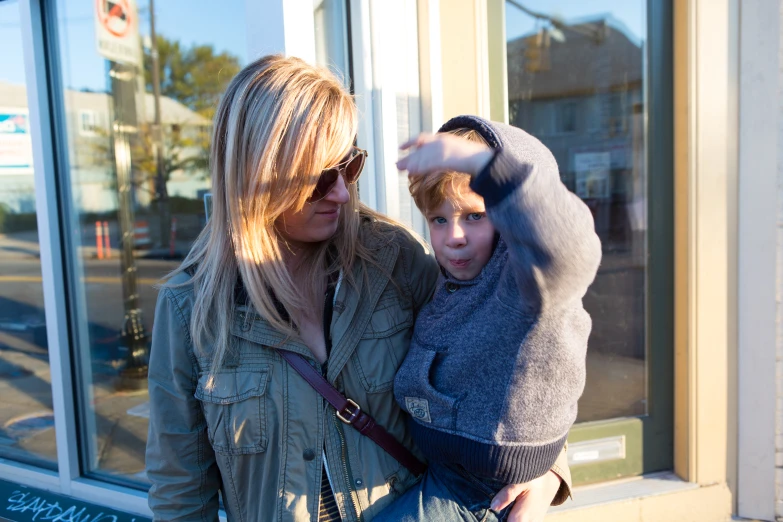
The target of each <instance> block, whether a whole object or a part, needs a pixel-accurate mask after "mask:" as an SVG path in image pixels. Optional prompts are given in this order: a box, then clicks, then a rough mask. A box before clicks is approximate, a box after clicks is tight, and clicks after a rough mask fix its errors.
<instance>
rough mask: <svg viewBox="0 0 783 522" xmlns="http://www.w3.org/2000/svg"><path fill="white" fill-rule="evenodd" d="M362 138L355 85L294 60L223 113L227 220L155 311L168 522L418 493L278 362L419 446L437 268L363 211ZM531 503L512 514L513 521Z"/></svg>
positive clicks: (157, 409)
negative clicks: (404, 396)
mask: <svg viewBox="0 0 783 522" xmlns="http://www.w3.org/2000/svg"><path fill="white" fill-rule="evenodd" d="M356 129H357V110H356V107H355V105H354V103H353V100H352V98H351V96H350V95H349V94H348V93H347V92H346V91H345V90H344V88H343V87H342V85H341V84H340V83H339V82H338V81H337V80H336V79H335V78H334V77H333V76H332V75H331V74H329V73H328V72H326V71H324V70H321V69H318V68H315V67H312V66H310V65H307V64H306V63H304V62H302V61H301V60H298V59H295V58H283V57H280V56H269V57H265V58H262V59H260V60H258V61H256V62H254V63H252V64H250V65H248V66H247V67H246V68H245V69H243V70H242V71H241V72H240V73H239V74H238V75H237V76H236V77H235V78H234V79H233V80H232V82H231V84H230V85H229V87H228V89H227V92H226V93H225V95H224V97H223V99H222V100H221V102H220V106H219V107H218V110H217V113H216V115H215V124H214V130H213V136H212V140H213V141H212V147H213V148H212V154H211V158H210V162H211V167H210V168H211V174H212V194H213V196H212V198H213V210H212V212H213V213H212V216H211V217H210V221H209V223H208V224H207V226H206V227H205V229H204V230H203V232H202V233H201V234H200V235H199V237H198V238H197V240H196V242H195V244H194V245H193V248H192V250H191V252H190V253H189V254H188V257H187V258H186V259H185V261H184V262H183V263H182V265H181V266H180V268H178V269H177V270H176V271H175V272H174V273H173V274H172V275H171V276H170V279H169V280H168V281H167V283H166V285H165V286H164V287H163V288H162V289H161V292H160V295H159V298H158V304H157V308H156V312H155V324H154V328H153V342H152V353H151V361H150V372H149V392H150V429H149V439H148V443H147V476H148V477H149V479H150V480H151V481H152V487H151V489H150V493H149V503H150V507H151V509H152V511H153V513H154V516H155V520H166V521H173V520H209V521H214V520H217V513H218V492H219V491H221V492H222V496H223V503H224V507H225V509H226V512H227V514H228V518H229V520H248V521H255V520H258V521H264V522H267V521H272V520H296V521H299V520H302V521H304V520H311V521H315V520H330V519H335V520H339V519H340V518H341V519H342V520H351V521H353V520H364V521H367V522H369V521H370V520H372V518H373V516H374V515H375V514H376V513H378V512H379V511H380V510H381V509H383V507H385V506H386V505H388V504H389V503H390V502H391V501H392V500H393V499H394V498H396V497H397V496H399V495H400V494H401V493H402V492H403V491H405V490H406V489H407V488H408V487H410V486H411V485H412V484H413V483H414V482H415V480H416V477H415V476H413V475H412V474H411V473H410V472H409V471H408V470H407V469H406V468H404V467H403V466H401V465H400V464H399V463H398V462H397V461H396V460H395V459H394V458H392V457H391V456H389V455H388V454H387V453H385V452H384V451H383V450H382V449H381V448H380V447H378V446H377V445H376V444H375V443H374V442H373V441H372V440H370V439H369V438H367V437H365V436H363V435H361V434H360V433H359V432H357V431H355V430H353V429H351V428H350V427H348V426H345V425H344V424H343V423H342V422H340V421H339V420H338V418H337V417H336V415H335V410H334V409H333V408H331V407H329V406H328V405H327V404H326V403H325V401H324V400H323V399H322V397H321V396H320V395H319V394H318V393H317V392H316V391H315V390H314V389H313V388H312V387H311V386H310V385H309V384H307V382H305V381H304V380H303V379H302V378H301V377H300V376H299V375H298V374H297V373H296V372H294V371H293V370H292V368H291V367H290V366H289V365H288V364H287V363H286V362H285V361H284V360H283V359H282V357H281V356H280V353H279V351H280V350H287V351H290V352H294V353H297V354H300V355H303V356H305V357H306V358H307V359H308V360H309V361H310V364H311V365H312V366H313V367H315V368H316V369H318V370H319V371H321V372H322V374H323V375H324V376H325V377H326V378H327V380H328V381H329V382H330V383H332V384H333V385H334V386H336V387H337V388H338V389H339V390H340V391H341V392H343V393H344V395H345V396H346V397H348V398H350V399H353V400H354V401H355V402H356V403H358V404H359V405H361V407H362V409H363V410H364V411H367V412H369V413H370V414H371V415H372V416H373V417H374V418H375V420H376V421H377V422H378V424H380V425H381V426H383V427H384V428H385V429H386V430H387V431H388V432H389V433H390V434H391V435H392V436H394V438H396V439H397V440H398V441H401V442H402V443H404V444H405V445H406V446H408V447H412V444H411V441H410V438H409V435H408V433H407V429H406V419H405V417H404V414H403V413H402V412H401V410H400V409H399V407H398V406H397V404H396V402H395V401H394V398H393V395H392V384H393V381H394V375H395V372H396V370H397V368H398V367H399V365H400V363H401V362H402V360H403V358H404V356H405V354H406V351H407V349H408V343H409V340H410V335H411V329H412V325H413V321H414V318H415V316H416V313H417V312H418V310H419V309H420V307H421V306H422V305H423V304H424V303H425V302H426V301H427V299H428V298H429V297H430V295H431V294H432V291H433V288H434V285H435V282H436V279H437V277H438V268H437V264H436V262H435V260H434V259H433V258H432V256H431V254H430V253H429V252H428V250H427V248H426V247H425V246H424V245H423V244H422V243H421V242H419V241H417V240H416V239H415V238H414V237H413V236H412V235H411V234H410V233H409V232H408V231H406V230H405V229H404V228H403V227H402V226H400V225H397V224H395V223H392V222H390V221H389V220H388V219H386V218H384V217H383V216H381V215H379V214H377V213H375V212H373V211H372V210H370V209H369V208H367V207H365V206H363V205H361V204H360V203H359V199H358V194H357V190H356V185H355V181H356V179H357V178H358V175H359V173H360V172H361V167H362V166H363V162H364V158H365V156H366V153H365V152H364V151H361V150H360V149H356V148H355V147H353V146H352V144H353V141H354V137H355V135H356ZM519 491H522V490H512V489H509V490H508V491H506V492H505V493H504V492H501V494H500V495H499V497H502V499H503V500H504V504H505V505H508V504H509V503H510V502H511V501H513V498H511V495H512V494H513V495H516V494H517V493H519ZM553 495H554V492H553V491H551V488H549V489H547V488H545V487H544V486H542V485H538V484H533V485H532V486H526V487H525V489H524V492H523V493H521V494H520V498H523V497H524V498H525V499H533V500H534V501H535V502H534V503H535V506H534V507H538V508H539V509H540V506H541V505H542V504H543V505H547V504H548V503H549V501H550V500H551V498H552V496H553ZM546 497H548V498H546ZM517 504H518V505H523V504H528V505H529V506H530V505H531V504H530V502H529V501H526V502H518V503H517ZM517 507H518V506H517ZM517 507H515V509H517ZM530 509H532V508H530ZM319 513H320V514H319ZM330 517H332V518H330ZM337 517H339V518H337ZM520 520H521V518H520Z"/></svg>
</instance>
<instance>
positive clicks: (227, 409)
mask: <svg viewBox="0 0 783 522" xmlns="http://www.w3.org/2000/svg"><path fill="white" fill-rule="evenodd" d="M268 381H269V366H266V367H263V368H253V369H242V368H238V369H235V370H230V371H225V372H221V373H218V374H217V375H215V376H214V383H213V384H214V385H213V386H212V387H209V386H208V384H209V375H208V374H204V375H202V376H201V377H200V378H199V381H198V386H197V388H196V393H195V397H196V399H198V400H199V401H201V406H202V408H203V410H204V417H205V418H206V420H207V428H208V429H207V432H208V434H209V442H210V443H211V444H212V447H213V448H214V449H215V451H216V452H217V453H221V454H224V455H246V454H250V453H259V452H262V451H265V450H266V445H267V432H266V388H267V383H268Z"/></svg>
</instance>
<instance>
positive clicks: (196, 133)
mask: <svg viewBox="0 0 783 522" xmlns="http://www.w3.org/2000/svg"><path fill="white" fill-rule="evenodd" d="M0 100H3V102H2V105H3V109H4V112H6V113H10V112H13V111H18V112H19V113H20V114H26V112H27V93H26V91H25V86H24V85H19V84H11V83H5V82H0ZM139 102H140V103H137V106H138V113H139V114H138V120H139V122H148V123H149V122H151V121H153V116H154V114H153V111H154V100H153V97H152V94H149V93H147V94H145V96H144V99H143V100H139ZM111 106H112V100H111V96H110V94H107V93H102V92H80V91H70V90H69V91H65V107H66V111H67V124H68V127H69V132H68V137H69V139H71V140H73V143H71V144H69V147H68V149H69V151H70V157H69V158H68V161H69V166H70V182H71V187H72V190H73V191H74V198H75V199H76V202H75V203H76V208H79V209H81V210H82V211H83V212H108V211H112V210H114V209H116V208H117V195H116V176H115V175H114V163H113V160H112V149H111V139H110V134H111V125H110V123H111ZM160 107H161V120H162V121H163V125H164V127H165V128H166V132H164V134H167V135H171V134H173V133H177V134H178V136H179V137H180V141H183V142H185V143H190V142H192V141H193V140H198V138H199V137H203V136H204V133H206V132H208V130H209V126H210V125H211V122H210V121H209V120H208V119H206V118H204V117H203V116H201V115H199V114H198V113H196V112H194V111H192V110H190V109H189V108H188V107H186V106H184V105H183V104H181V103H179V102H178V101H176V100H173V99H171V98H167V97H162V98H161V100H160ZM139 127H142V125H139ZM28 139H29V137H28ZM29 153H30V154H32V150H30V151H29ZM181 154H182V155H184V156H187V155H197V154H203V151H202V150H200V149H199V148H198V147H195V146H192V145H191V146H190V147H189V148H188V147H185V148H184V150H183V151H182V153H181ZM137 159H138V158H131V160H132V161H136V160H137ZM29 163H30V164H32V161H30V162H29ZM137 178H138V176H137ZM0 179H2V184H0V204H4V205H6V206H7V207H8V208H9V209H10V210H11V211H12V212H33V211H34V210H35V209H34V204H33V202H34V191H33V174H32V169H31V168H27V169H18V168H17V169H13V170H11V169H7V168H3V167H2V165H0ZM206 187H208V179H207V173H206V172H199V173H193V172H183V171H175V172H172V173H171V177H170V179H169V183H168V190H169V194H170V195H172V196H183V197H188V198H196V197H197V193H198V191H199V190H203V189H205V188H206ZM135 199H136V202H137V204H140V205H147V204H149V201H150V199H151V190H150V182H141V183H138V184H137V185H136V192H135Z"/></svg>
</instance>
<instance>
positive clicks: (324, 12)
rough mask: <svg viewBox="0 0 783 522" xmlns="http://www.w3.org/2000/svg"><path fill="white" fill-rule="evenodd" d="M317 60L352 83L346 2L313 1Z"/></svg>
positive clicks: (343, 0)
mask: <svg viewBox="0 0 783 522" xmlns="http://www.w3.org/2000/svg"><path fill="white" fill-rule="evenodd" d="M313 20H314V22H315V60H316V62H317V63H318V64H319V65H323V66H326V67H329V68H330V69H331V70H332V71H333V72H335V73H336V74H337V75H339V77H341V78H342V79H343V80H344V81H345V84H346V85H350V83H351V70H350V60H349V50H348V13H347V6H346V1H345V0H313Z"/></svg>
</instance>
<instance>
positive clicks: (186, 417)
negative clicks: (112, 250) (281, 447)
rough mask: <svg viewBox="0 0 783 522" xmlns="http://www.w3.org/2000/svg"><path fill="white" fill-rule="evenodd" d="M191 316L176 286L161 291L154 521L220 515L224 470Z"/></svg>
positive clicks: (150, 442) (152, 447)
mask: <svg viewBox="0 0 783 522" xmlns="http://www.w3.org/2000/svg"><path fill="white" fill-rule="evenodd" d="M196 368H197V367H196V364H195V359H194V356H193V347H192V344H191V339H190V334H189V332H188V328H187V322H186V319H185V317H184V315H183V313H182V310H181V308H180V307H179V306H178V304H177V303H176V301H175V299H174V296H173V293H172V290H171V289H169V288H163V289H162V290H161V291H160V293H159V295H158V303H157V306H156V308H155V322H154V326H153V330H152V347H151V350H150V364H149V384H148V386H149V400H150V420H149V436H148V438H147V455H146V459H147V460H146V468H147V477H148V478H149V479H150V481H152V487H151V488H150V491H149V506H150V509H151V510H152V513H153V515H154V520H156V521H158V520H165V521H209V522H213V521H216V520H218V490H219V489H220V473H219V471H218V468H217V464H216V463H215V454H214V452H213V450H212V446H211V445H210V444H209V440H208V439H207V431H206V421H205V420H204V415H203V413H202V411H201V405H200V404H199V402H198V400H197V399H196V398H195V397H194V395H193V394H194V392H195V390H196V385H197V382H198V372H197V369H196Z"/></svg>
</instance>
